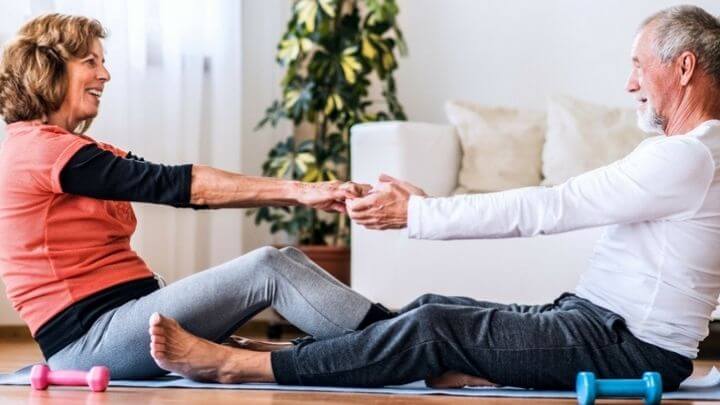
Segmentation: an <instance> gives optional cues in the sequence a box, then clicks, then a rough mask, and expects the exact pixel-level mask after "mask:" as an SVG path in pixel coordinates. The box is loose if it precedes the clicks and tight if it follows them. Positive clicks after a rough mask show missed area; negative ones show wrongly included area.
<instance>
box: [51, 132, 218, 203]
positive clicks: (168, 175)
mask: <svg viewBox="0 0 720 405" xmlns="http://www.w3.org/2000/svg"><path fill="white" fill-rule="evenodd" d="M191 179H192V165H190V164H186V165H179V166H167V165H160V164H154V163H150V162H146V161H145V159H143V158H141V157H138V156H135V155H133V154H132V153H128V154H127V156H126V157H125V158H122V157H119V156H116V155H114V154H113V153H112V152H109V151H106V150H103V149H100V148H99V147H98V146H97V145H87V146H84V147H83V148H81V149H80V150H78V151H77V152H76V153H75V155H73V157H72V158H70V161H69V162H68V163H67V164H66V165H65V167H64V168H63V169H62V170H61V171H60V185H61V187H62V189H63V191H64V192H66V193H69V194H76V195H82V196H86V197H92V198H98V199H102V200H115V201H137V202H146V203H155V204H166V205H172V206H173V207H190V208H195V209H199V208H208V207H207V206H201V205H195V204H190V182H191Z"/></svg>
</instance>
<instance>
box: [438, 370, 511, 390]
mask: <svg viewBox="0 0 720 405" xmlns="http://www.w3.org/2000/svg"><path fill="white" fill-rule="evenodd" d="M425 385H427V386H428V387H431V388H463V387H495V386H497V384H493V383H491V382H490V381H488V380H486V379H484V378H480V377H475V376H471V375H467V374H463V373H459V372H457V371H448V372H446V373H445V374H443V375H441V376H439V377H435V378H428V379H426V380H425Z"/></svg>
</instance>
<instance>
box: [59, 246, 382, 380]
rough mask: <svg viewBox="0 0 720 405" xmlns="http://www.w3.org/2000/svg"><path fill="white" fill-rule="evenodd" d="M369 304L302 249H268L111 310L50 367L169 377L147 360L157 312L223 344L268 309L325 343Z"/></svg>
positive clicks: (352, 327)
mask: <svg viewBox="0 0 720 405" xmlns="http://www.w3.org/2000/svg"><path fill="white" fill-rule="evenodd" d="M370 306H371V302H370V301H368V300H367V299H366V298H364V297H363V296H361V295H360V294H358V293H356V292H355V291H353V290H351V289H350V288H348V287H346V286H345V285H343V284H342V283H340V282H339V281H337V280H336V279H334V278H333V277H332V276H331V275H329V274H328V273H327V272H325V271H324V270H323V269H322V268H320V267H319V266H317V265H316V264H315V263H313V262H312V261H311V260H310V259H308V258H307V257H306V256H305V255H304V254H303V253H302V252H300V251H299V250H297V249H295V248H284V249H281V250H278V249H275V248H272V247H264V248H260V249H257V250H255V251H252V252H250V253H248V254H246V255H244V256H241V257H238V258H237V259H234V260H232V261H230V262H227V263H224V264H222V265H219V266H217V267H214V268H211V269H209V270H206V271H203V272H200V273H197V274H194V275H192V276H190V277H187V278H185V279H182V280H180V281H177V282H175V283H172V284H170V285H168V286H167V287H165V288H161V289H159V290H157V291H155V292H153V293H152V294H150V295H147V296H145V297H142V298H140V299H137V300H133V301H130V302H127V303H126V304H124V305H122V306H120V307H118V308H115V309H113V310H111V311H109V312H106V313H105V314H103V315H102V316H100V318H98V319H97V321H95V323H94V324H93V325H92V327H91V328H90V330H89V331H88V333H87V334H85V335H84V336H83V337H81V338H80V339H78V340H76V341H75V342H73V343H71V344H70V345H69V346H67V347H65V348H64V349H62V350H61V351H60V352H58V353H56V354H55V355H53V356H52V357H51V358H50V359H48V364H49V365H50V367H51V368H52V369H58V370H62V369H81V370H87V369H89V368H91V367H93V366H96V365H104V366H107V367H109V368H110V373H111V376H112V378H115V379H131V378H147V377H153V376H158V375H162V374H165V373H166V372H165V371H164V370H162V369H160V368H159V367H158V366H157V365H156V364H155V362H154V361H153V359H152V357H151V356H150V335H149V334H148V319H149V318H150V315H152V313H154V312H159V313H160V314H162V315H165V316H168V317H171V318H175V319H176V320H177V321H178V322H179V323H180V325H182V326H183V327H184V328H185V329H187V330H188V331H189V332H190V333H192V334H193V335H196V336H200V337H203V338H205V339H208V340H211V341H214V342H221V341H224V340H225V339H227V338H228V337H229V336H230V335H231V334H232V333H233V332H234V331H235V330H236V329H237V328H238V327H239V326H240V325H242V324H243V323H244V322H246V321H248V320H249V319H250V318H252V317H253V316H254V315H255V314H257V313H258V312H260V311H261V310H263V309H265V308H267V307H272V308H274V309H275V310H277V311H278V312H279V313H280V314H281V315H282V316H283V317H285V318H286V319H287V320H288V321H289V322H291V323H292V324H293V325H295V326H297V327H298V328H300V329H301V330H302V331H304V332H306V333H308V334H310V335H313V336H315V337H316V338H321V339H322V338H327V337H334V336H339V335H342V334H344V333H347V332H351V331H354V330H355V329H356V328H357V327H358V325H359V324H360V323H361V322H362V320H363V318H364V317H365V315H366V314H367V312H368V310H369V309H370Z"/></svg>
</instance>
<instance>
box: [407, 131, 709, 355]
mask: <svg viewBox="0 0 720 405" xmlns="http://www.w3.org/2000/svg"><path fill="white" fill-rule="evenodd" d="M718 162H720V121H718V120H712V121H707V122H705V123H703V124H701V125H700V126H698V127H697V128H695V129H694V130H692V131H691V132H689V133H687V134H685V135H676V136H671V137H666V136H656V137H652V138H648V139H646V140H645V141H643V142H642V143H641V144H640V145H639V146H638V147H637V148H636V149H635V150H634V151H633V152H632V153H630V154H629V155H628V156H626V157H625V158H624V159H622V160H619V161H617V162H615V163H613V164H611V165H609V166H605V167H602V168H599V169H596V170H593V171H590V172H587V173H584V174H582V175H580V176H577V177H574V178H572V179H570V180H568V181H567V182H565V183H563V184H561V185H558V186H555V187H527V188H521V189H516V190H510V191H504V192H498V193H488V194H474V195H460V196H454V197H447V198H420V197H416V196H413V197H412V198H411V199H410V202H409V206H408V233H409V236H410V237H411V238H416V239H487V238H507V237H529V236H536V235H543V234H553V233H560V232H567V231H572V230H575V229H582V228H589V227H596V226H607V228H606V230H605V232H604V233H603V235H602V236H601V237H600V239H599V240H598V242H597V243H596V245H595V248H594V252H593V255H592V257H591V259H590V263H589V267H588V268H587V269H586V270H585V272H584V273H583V274H582V276H581V278H580V282H579V284H578V286H577V288H576V291H575V292H576V294H577V295H578V296H580V297H583V298H586V299H588V300H590V301H592V302H593V303H595V304H596V305H599V306H601V307H604V308H607V309H609V310H611V311H613V312H615V313H617V314H619V315H621V316H622V317H623V318H625V321H626V323H627V326H628V329H629V330H630V331H631V332H632V333H633V334H634V335H635V336H636V337H637V338H639V339H641V340H643V341H646V342H648V343H651V344H654V345H657V346H659V347H662V348H664V349H667V350H671V351H673V352H676V353H680V354H682V355H684V356H686V357H690V358H695V357H696V356H697V347H698V343H699V342H700V341H701V340H702V339H704V338H705V337H706V336H707V334H708V321H709V320H710V315H711V313H712V311H713V310H714V309H715V306H716V305H717V299H718V294H720V175H719V174H720V169H719V168H718Z"/></svg>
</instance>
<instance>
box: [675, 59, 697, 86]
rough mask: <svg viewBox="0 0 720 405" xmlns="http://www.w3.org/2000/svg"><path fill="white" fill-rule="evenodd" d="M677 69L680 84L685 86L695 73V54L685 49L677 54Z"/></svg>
mask: <svg viewBox="0 0 720 405" xmlns="http://www.w3.org/2000/svg"><path fill="white" fill-rule="evenodd" d="M677 61H678V71H679V73H680V85H681V86H687V85H688V83H690V79H691V78H692V76H693V74H694V73H695V68H696V67H697V56H695V54H694V53H692V52H690V51H685V52H683V53H681V54H680V56H678V59H677Z"/></svg>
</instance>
